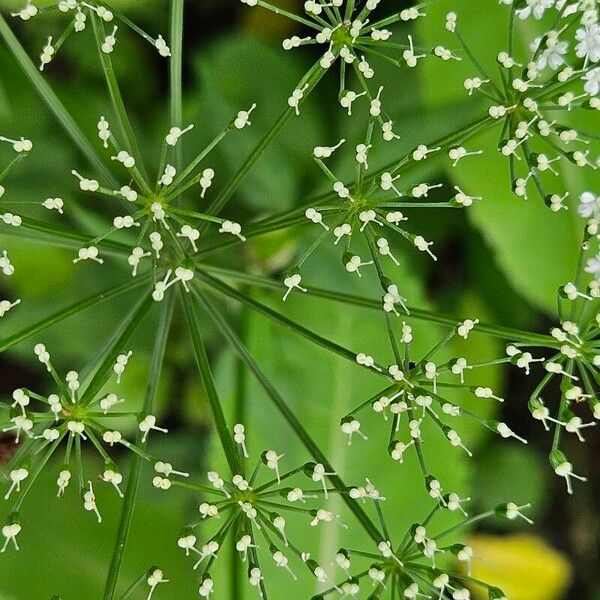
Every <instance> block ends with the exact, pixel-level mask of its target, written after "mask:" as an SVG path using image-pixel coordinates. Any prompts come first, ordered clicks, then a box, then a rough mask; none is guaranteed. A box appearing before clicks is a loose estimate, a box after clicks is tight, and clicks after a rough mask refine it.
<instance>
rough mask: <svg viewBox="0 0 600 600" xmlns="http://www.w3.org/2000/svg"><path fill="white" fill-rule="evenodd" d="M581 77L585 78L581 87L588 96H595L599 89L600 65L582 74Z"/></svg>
mask: <svg viewBox="0 0 600 600" xmlns="http://www.w3.org/2000/svg"><path fill="white" fill-rule="evenodd" d="M583 79H585V82H586V83H585V85H584V86H583V89H584V90H585V91H586V92H587V93H588V94H589V95H590V96H597V95H598V92H599V91H600V67H596V68H595V69H592V70H591V71H588V72H587V73H586V74H585V75H584V76H583Z"/></svg>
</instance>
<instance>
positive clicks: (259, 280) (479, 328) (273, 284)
mask: <svg viewBox="0 0 600 600" xmlns="http://www.w3.org/2000/svg"><path fill="white" fill-rule="evenodd" d="M200 270H201V271H205V272H210V273H214V274H217V275H221V276H222V277H224V278H227V279H230V280H232V281H237V282H241V283H245V284H248V285H252V286H255V287H260V288H264V289H269V290H273V291H278V292H281V291H282V289H283V287H282V285H281V282H279V281H275V280H273V279H268V278H266V277H260V276H259V275H251V274H247V273H242V272H239V271H234V270H232V269H225V268H222V267H214V266H211V265H203V266H202V267H200ZM307 295H311V296H316V297H318V298H326V299H328V300H335V301H336V302H342V303H344V304H351V305H354V306H360V307H363V308H368V309H371V310H377V311H382V303H381V300H372V299H370V298H364V297H362V296H354V295H352V294H344V293H343V292H337V291H333V290H326V289H323V288H318V287H312V286H311V287H310V288H309V289H308V292H307ZM408 309H409V315H408V316H410V317H413V318H415V319H419V320H423V321H428V322H430V323H439V324H440V325H449V326H451V327H455V326H456V325H457V324H458V323H459V322H460V321H461V320H464V319H461V318H460V317H452V316H450V315H444V314H443V313H440V312H438V311H435V312H434V311H429V310H423V309H419V308H413V307H410V306H409V307H408ZM473 331H474V332H475V333H477V332H479V333H485V334H488V335H492V336H494V337H499V338H502V339H504V340H508V341H512V342H523V343H530V344H539V345H544V346H549V347H556V346H557V343H556V340H555V339H554V338H553V337H552V336H549V335H543V334H538V333H529V332H527V331H521V330H520V329H513V328H511V327H502V326H499V325H488V324H486V323H478V324H477V325H476V327H475V329H474V330H473Z"/></svg>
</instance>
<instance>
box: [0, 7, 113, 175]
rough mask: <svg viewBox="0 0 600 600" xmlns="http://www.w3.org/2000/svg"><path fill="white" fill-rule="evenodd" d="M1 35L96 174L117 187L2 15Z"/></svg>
mask: <svg viewBox="0 0 600 600" xmlns="http://www.w3.org/2000/svg"><path fill="white" fill-rule="evenodd" d="M0 35H1V36H2V37H3V38H4V41H5V42H6V45H7V46H8V48H9V49H10V51H11V52H12V53H13V55H14V57H15V58H16V59H17V62H18V63H19V65H20V66H21V68H22V69H23V72H24V73H25V75H26V76H27V78H28V79H29V81H30V82H31V83H32V85H33V87H34V88H35V89H36V91H37V93H38V94H39V95H40V97H41V99H42V100H43V101H44V103H45V104H46V106H47V107H48V108H49V109H50V111H51V112H52V113H53V114H54V116H55V117H56V119H57V120H58V122H59V123H60V124H61V126H62V127H63V128H64V130H65V131H66V132H67V133H68V135H69V136H70V137H71V139H72V140H73V141H74V142H75V145H76V146H77V147H78V148H79V149H80V150H81V152H82V153H83V154H84V155H85V157H86V158H87V160H88V161H89V162H90V164H91V165H92V166H93V167H94V169H95V170H96V172H97V173H98V174H99V175H100V176H101V177H102V179H103V181H105V182H106V183H108V184H110V185H111V187H116V185H117V180H116V179H115V178H114V177H113V175H112V173H111V172H110V171H109V170H108V168H107V167H106V165H105V164H104V161H103V160H102V158H100V155H99V154H98V153H97V152H96V149H95V148H94V146H93V145H92V144H91V143H90V142H89V140H88V139H87V137H86V136H85V135H84V133H83V132H82V131H81V129H79V126H78V125H77V123H76V122H75V120H74V119H73V117H72V116H71V114H70V113H69V112H68V111H67V109H66V108H65V107H64V105H63V103H62V102H61V101H60V100H59V99H58V96H57V95H56V94H55V93H54V90H53V89H52V88H51V87H50V85H49V84H48V82H47V81H46V80H45V79H44V77H43V76H42V74H41V73H40V71H39V70H38V68H37V67H36V66H35V65H34V64H33V62H32V61H31V59H30V58H29V56H28V55H27V52H25V49H24V48H23V46H21V43H20V42H19V40H18V39H17V38H16V37H15V34H14V33H13V32H12V30H11V28H10V27H9V26H8V23H7V22H6V21H5V20H4V17H3V16H2V15H1V14H0Z"/></svg>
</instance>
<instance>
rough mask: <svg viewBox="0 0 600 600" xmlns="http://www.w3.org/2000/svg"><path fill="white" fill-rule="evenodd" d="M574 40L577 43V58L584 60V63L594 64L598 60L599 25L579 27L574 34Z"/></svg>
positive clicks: (599, 43) (599, 52)
mask: <svg viewBox="0 0 600 600" xmlns="http://www.w3.org/2000/svg"><path fill="white" fill-rule="evenodd" d="M575 39H576V40H577V41H578V42H579V43H578V44H577V45H576V46H575V54H576V55H577V56H578V58H585V61H586V62H588V61H589V62H593V63H596V62H598V61H599V60H600V25H598V24H597V23H594V24H592V25H589V26H586V27H581V28H580V29H578V30H577V31H576V32H575Z"/></svg>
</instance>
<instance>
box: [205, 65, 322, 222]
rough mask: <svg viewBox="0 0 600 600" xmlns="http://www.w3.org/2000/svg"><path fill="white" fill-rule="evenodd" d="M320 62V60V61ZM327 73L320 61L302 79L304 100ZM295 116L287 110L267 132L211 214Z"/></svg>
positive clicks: (218, 207) (227, 197) (218, 199)
mask: <svg viewBox="0 0 600 600" xmlns="http://www.w3.org/2000/svg"><path fill="white" fill-rule="evenodd" d="M319 60H320V59H319ZM326 72H327V71H326V70H325V69H323V68H322V67H321V65H320V64H319V61H317V62H316V63H315V64H314V65H313V66H312V67H311V68H310V70H309V71H308V73H307V74H306V75H305V77H304V78H303V79H302V82H301V83H300V86H301V87H302V86H303V85H308V87H307V88H306V90H305V91H304V98H305V99H306V98H307V97H308V95H309V93H310V92H311V91H312V90H313V89H314V87H315V86H316V85H317V83H318V82H319V81H320V80H321V78H322V77H323V75H325V73H326ZM294 114H295V110H294V109H293V108H291V107H288V108H286V109H285V110H284V111H283V112H282V113H281V115H279V118H278V119H277V121H275V123H274V124H273V126H272V127H271V129H269V131H267V133H266V134H265V135H264V137H263V138H262V140H261V141H260V142H259V143H258V145H257V146H256V147H255V148H254V150H253V151H252V153H251V154H250V156H248V158H247V159H246V160H245V161H244V163H243V164H242V166H241V167H240V168H239V170H238V172H237V173H236V174H235V175H234V176H233V178H232V179H231V180H230V181H229V183H228V184H227V186H226V187H225V189H224V190H223V191H222V192H221V193H220V194H219V196H217V198H216V199H215V200H214V202H213V203H212V204H211V205H210V206H209V208H208V210H207V212H208V213H210V214H219V213H220V212H221V210H222V209H223V208H224V207H225V205H226V204H227V203H228V202H229V200H231V197H232V196H233V194H235V192H236V191H237V189H238V188H239V186H240V184H241V183H242V181H243V179H244V177H245V176H246V174H247V173H248V171H249V170H250V169H251V168H252V166H254V163H255V162H256V161H257V160H258V159H259V158H260V157H261V155H262V153H263V152H264V151H265V150H266V149H267V148H268V147H269V145H270V144H271V142H272V141H273V140H274V139H275V138H276V137H277V136H278V135H279V133H280V132H281V130H282V129H283V127H284V125H285V124H286V123H287V122H288V121H289V119H290V118H291V117H292V115H294Z"/></svg>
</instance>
